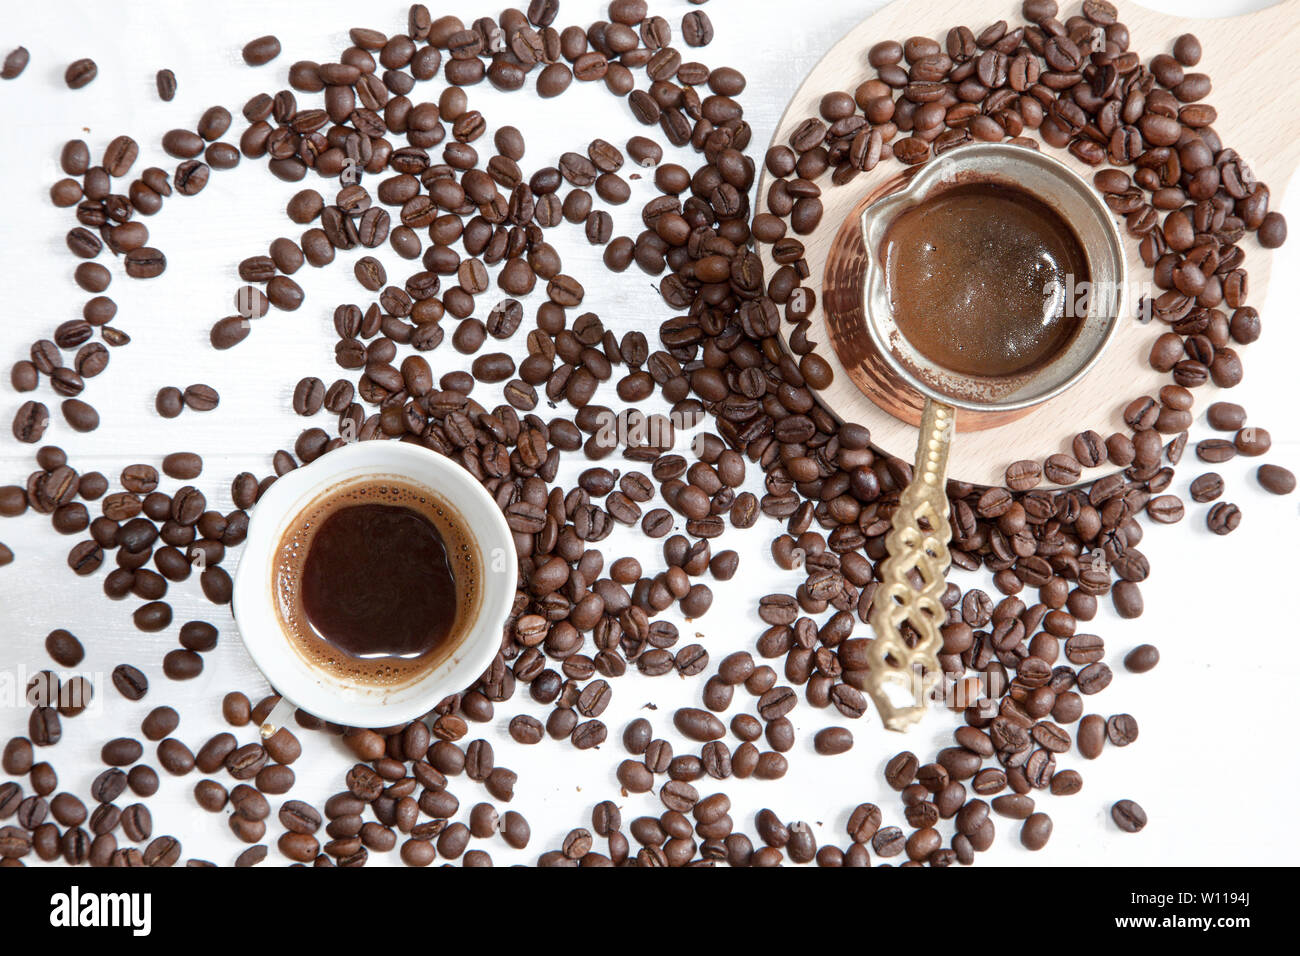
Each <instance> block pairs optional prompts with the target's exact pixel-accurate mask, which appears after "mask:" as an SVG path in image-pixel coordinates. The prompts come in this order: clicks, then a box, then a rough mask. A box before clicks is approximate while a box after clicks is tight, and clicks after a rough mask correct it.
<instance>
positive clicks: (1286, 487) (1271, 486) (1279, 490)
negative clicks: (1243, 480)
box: [1255, 465, 1296, 495]
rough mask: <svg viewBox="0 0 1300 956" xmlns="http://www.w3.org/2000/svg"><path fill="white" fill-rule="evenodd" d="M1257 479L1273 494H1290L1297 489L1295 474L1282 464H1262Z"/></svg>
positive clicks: (1257, 472)
mask: <svg viewBox="0 0 1300 956" xmlns="http://www.w3.org/2000/svg"><path fill="white" fill-rule="evenodd" d="M1255 480H1256V481H1258V482H1259V486H1260V487H1261V488H1263V489H1264V490H1265V491H1267V492H1269V493H1271V494H1275V495H1289V494H1291V492H1293V491H1295V484H1296V482H1295V475H1294V474H1293V473H1292V472H1291V471H1290V470H1288V469H1286V468H1283V467H1282V466H1281V465H1260V466H1259V469H1258V470H1257V471H1256V472H1255Z"/></svg>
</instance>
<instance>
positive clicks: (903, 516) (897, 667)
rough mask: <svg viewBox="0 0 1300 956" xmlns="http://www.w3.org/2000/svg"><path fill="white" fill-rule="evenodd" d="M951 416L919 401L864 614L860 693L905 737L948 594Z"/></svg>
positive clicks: (922, 693)
mask: <svg viewBox="0 0 1300 956" xmlns="http://www.w3.org/2000/svg"><path fill="white" fill-rule="evenodd" d="M955 416H956V409H954V408H952V407H951V406H949V405H945V404H943V403H942V402H936V401H933V400H932V399H927V400H926V403H925V411H924V413H923V414H922V416H921V433H920V437H919V438H918V439H917V448H916V468H915V469H914V470H913V472H912V481H911V483H910V484H908V486H907V488H905V489H904V490H903V493H902V495H900V496H899V499H898V509H897V510H896V511H895V512H894V518H893V528H892V529H891V530H890V532H889V534H888V536H887V537H886V538H885V547H886V549H887V550H888V552H889V557H887V558H886V559H885V561H884V564H883V565H882V566H881V570H880V578H881V580H880V586H879V588H878V589H877V590H876V594H875V597H874V598H873V599H872V603H871V613H870V615H868V616H869V618H870V621H871V627H872V629H873V630H874V631H875V633H876V636H875V639H874V640H873V641H872V642H871V646H870V647H869V648H868V651H867V656H868V660H869V662H870V674H869V675H868V677H867V691H868V692H869V693H870V694H871V698H872V700H874V701H875V702H876V708H877V709H878V710H879V711H880V719H881V722H882V723H884V725H885V726H886V727H888V728H889V729H890V730H897V731H904V730H906V729H907V728H908V727H910V726H911V725H912V724H914V723H916V722H917V721H918V720H920V719H921V717H922V716H923V715H924V714H925V710H926V706H927V703H928V699H929V695H930V691H931V690H933V688H934V686H935V684H936V683H938V681H939V677H940V669H939V659H938V656H937V655H938V652H939V648H940V647H942V646H943V636H942V634H940V631H939V628H940V626H941V625H942V624H943V621H944V619H945V618H946V616H947V612H946V611H945V610H944V608H943V605H942V603H940V602H941V599H942V598H943V593H944V590H945V589H946V588H947V583H946V582H945V580H944V574H945V573H946V572H947V570H948V564H949V561H950V556H949V554H948V542H949V541H951V540H952V526H951V525H950V524H949V523H948V494H947V491H946V488H945V485H946V484H947V481H946V475H947V470H948V446H949V443H950V442H951V440H952V433H953V426H954V421H955ZM912 571H916V572H918V573H919V574H920V576H921V586H920V587H919V588H917V587H915V586H914V585H913V583H912V581H911V579H910V578H909V575H910V574H911V572H912ZM904 623H906V624H907V625H909V628H910V630H911V631H912V632H914V633H915V640H914V641H911V642H909V638H907V637H905V636H904V634H903V630H902V628H903V624H904ZM891 689H895V691H896V694H897V690H898V689H902V690H905V691H906V692H907V694H908V695H910V697H911V703H906V704H901V705H900V704H896V703H895V702H894V698H893V697H891V695H890V693H889V691H890V690H891Z"/></svg>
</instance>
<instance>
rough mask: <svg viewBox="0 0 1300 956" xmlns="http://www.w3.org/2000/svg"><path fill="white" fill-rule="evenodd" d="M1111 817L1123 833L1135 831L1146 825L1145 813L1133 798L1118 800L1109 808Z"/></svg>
mask: <svg viewBox="0 0 1300 956" xmlns="http://www.w3.org/2000/svg"><path fill="white" fill-rule="evenodd" d="M1110 816H1111V819H1112V820H1114V821H1115V825H1116V826H1117V827H1119V828H1120V829H1121V830H1123V831H1124V832H1125V833H1137V832H1138V831H1139V830H1141V829H1142V828H1143V827H1145V826H1146V825H1147V814H1146V811H1145V810H1143V809H1142V808H1141V807H1140V806H1138V804H1137V803H1136V802H1135V801H1133V800H1118V801H1116V802H1115V803H1114V804H1113V805H1112V806H1111V808H1110Z"/></svg>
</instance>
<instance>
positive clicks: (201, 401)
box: [182, 385, 221, 412]
mask: <svg viewBox="0 0 1300 956" xmlns="http://www.w3.org/2000/svg"><path fill="white" fill-rule="evenodd" d="M182 399H183V400H184V402H185V405H186V406H187V407H189V408H192V409H193V410H194V411H196V412H210V411H212V410H213V409H214V408H216V407H217V405H218V404H220V402H221V396H220V395H218V394H217V390H216V389H215V388H213V387H211V386H210V385H191V386H189V387H188V388H186V389H185V391H184V392H183V393H182Z"/></svg>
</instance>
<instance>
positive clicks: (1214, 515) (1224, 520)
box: [1205, 501, 1241, 535]
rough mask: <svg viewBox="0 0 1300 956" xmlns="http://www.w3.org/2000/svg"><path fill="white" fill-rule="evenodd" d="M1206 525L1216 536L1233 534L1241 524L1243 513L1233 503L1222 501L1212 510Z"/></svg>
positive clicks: (1207, 517)
mask: <svg viewBox="0 0 1300 956" xmlns="http://www.w3.org/2000/svg"><path fill="white" fill-rule="evenodd" d="M1205 523H1206V527H1208V528H1209V529H1210V530H1211V531H1213V532H1214V533H1215V534H1218V535H1224V534H1231V533H1232V532H1233V531H1236V530H1237V525H1239V524H1241V511H1240V510H1239V509H1238V508H1237V506H1236V505H1234V504H1232V503H1231V502H1227V501H1221V502H1219V503H1218V504H1216V505H1215V506H1214V507H1213V508H1211V509H1210V512H1209V514H1208V515H1207V516H1206V519H1205Z"/></svg>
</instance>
